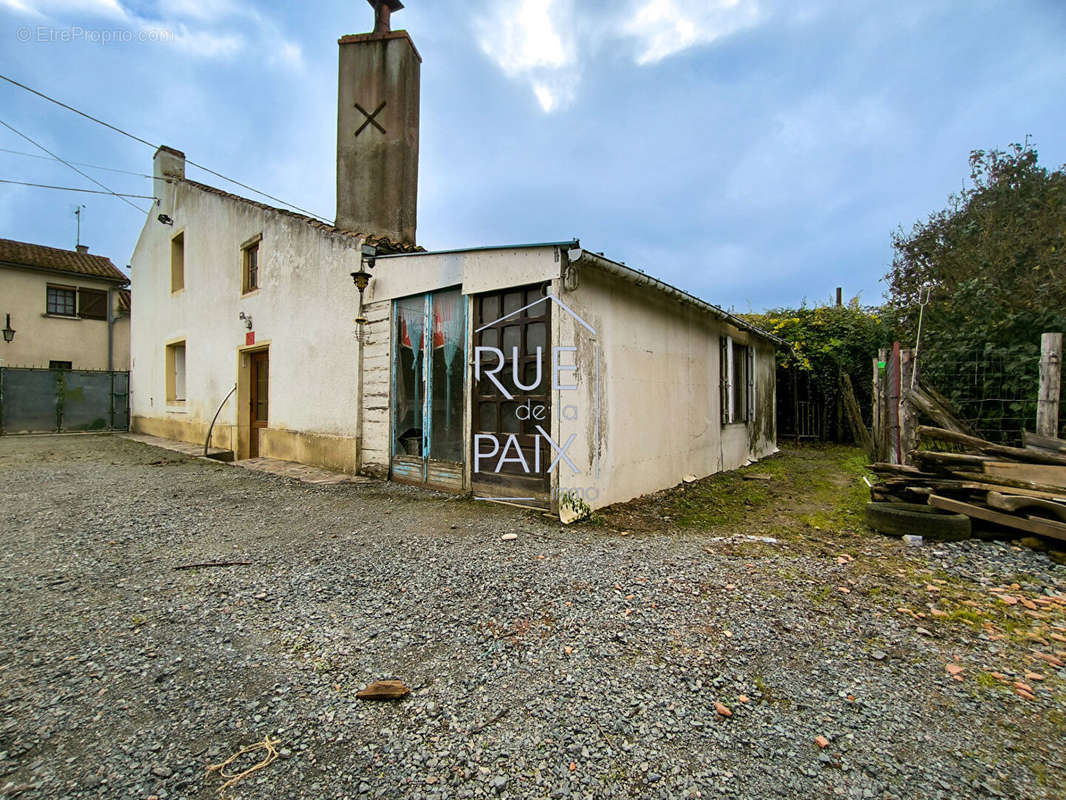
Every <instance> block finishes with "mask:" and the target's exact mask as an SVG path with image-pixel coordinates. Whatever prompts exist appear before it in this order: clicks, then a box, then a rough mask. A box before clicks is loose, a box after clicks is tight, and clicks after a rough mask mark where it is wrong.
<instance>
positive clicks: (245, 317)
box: [238, 311, 252, 330]
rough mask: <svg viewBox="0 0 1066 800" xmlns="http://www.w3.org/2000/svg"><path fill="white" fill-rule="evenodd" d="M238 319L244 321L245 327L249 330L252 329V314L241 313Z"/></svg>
mask: <svg viewBox="0 0 1066 800" xmlns="http://www.w3.org/2000/svg"><path fill="white" fill-rule="evenodd" d="M238 319H240V320H243V322H244V327H246V328H247V329H248V330H251V329H252V315H251V314H245V313H244V312H243V311H242V312H241V313H240V316H239V317H238Z"/></svg>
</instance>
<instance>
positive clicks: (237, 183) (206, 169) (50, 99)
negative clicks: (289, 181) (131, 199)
mask: <svg viewBox="0 0 1066 800" xmlns="http://www.w3.org/2000/svg"><path fill="white" fill-rule="evenodd" d="M0 79H3V80H5V81H7V82H8V83H10V84H12V85H13V86H17V87H19V88H20V89H25V90H26V91H27V92H30V93H31V94H35V95H37V96H38V97H40V98H43V99H44V100H47V101H48V102H50V103H55V104H56V105H57V106H60V107H61V108H65V109H67V111H73V112H74V113H75V114H77V115H79V116H82V117H85V119H87V120H91V121H92V122H95V123H96V124H97V125H103V126H104V127H105V128H110V129H111V130H113V131H115V132H116V133H121V134H122V135H123V136H128V137H129V138H130V139H133V141H135V142H140V143H141V144H143V145H147V146H148V147H151V148H152V149H153V150H158V149H159V146H158V145H154V144H152V143H151V142H149V141H148V140H147V139H142V138H141V137H140V136H135V135H134V134H132V133H130V132H129V131H125V130H123V129H122V128H119V127H118V126H117V125H112V124H111V123H110V122H104V121H103V120H102V119H98V118H97V117H94V116H93V115H92V114H86V113H85V112H84V111H81V110H79V109H77V108H74V106H71V105H67V104H66V103H64V102H62V101H61V100H56V99H55V98H54V97H50V96H48V95H46V94H45V93H44V92H39V91H37V90H36V89H34V88H31V87H29V86H27V85H26V84H24V83H19V82H18V81H16V80H15V79H14V78H9V77H8V76H7V75H0ZM185 162H186V163H187V164H189V165H191V166H194V167H196V168H197V169H202V170H203V171H204V172H207V173H210V174H211V175H214V176H215V177H216V178H221V179H222V180H224V181H229V182H230V183H232V184H234V185H235V186H240V187H241V188H242V189H247V190H248V191H249V192H254V193H255V194H257V195H260V196H261V197H266V198H267V199H269V200H273V201H274V202H275V203H281V204H282V205H283V206H288V207H289V208H292V209H295V210H296V211H299V212H300V213H301V214H306V215H308V216H309V217H314V218H315V219H317V220H320V221H321V222H325V223H327V224H332V223H330V221H329V220H328V219H327V218H326V217H323V216H322V215H321V214H316V213H314V212H313V211H308V210H307V209H306V208H300V207H299V206H298V205H295V204H293V203H289V202H286V201H285V200H282V199H281V198H280V197H275V196H274V195H272V194H267V193H266V192H264V191H261V190H259V189H256V188H254V187H252V186H249V185H248V184H246V183H241V182H240V181H238V180H234V179H233V178H229V177H227V176H225V175H223V174H222V173H221V172H215V170H213V169H211V168H210V167H205V166H204V165H203V164H197V163H196V162H195V161H190V160H189V159H185ZM64 163H66V162H64Z"/></svg>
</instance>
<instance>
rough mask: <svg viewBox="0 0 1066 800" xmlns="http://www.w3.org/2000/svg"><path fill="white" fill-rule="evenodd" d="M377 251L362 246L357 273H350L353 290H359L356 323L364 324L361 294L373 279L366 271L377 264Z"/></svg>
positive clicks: (374, 248) (371, 246) (370, 246)
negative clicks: (353, 284)
mask: <svg viewBox="0 0 1066 800" xmlns="http://www.w3.org/2000/svg"><path fill="white" fill-rule="evenodd" d="M377 255H378V249H377V248H376V247H374V246H373V245H370V244H364V245H363V257H362V260H361V261H360V262H359V271H358V272H353V273H352V281H353V282H354V283H355V288H356V289H358V290H359V309H360V314H359V316H358V317H357V318H356V320H355V321H356V322H366V317H364V316H363V315H362V308H363V292H365V291H366V287H367V286H369V285H370V279H371V278H372V277H373V276H372V275H371V274H370V273H369V272H368V271H367V267H370V269H373V268H374V264H375V263H376V262H377Z"/></svg>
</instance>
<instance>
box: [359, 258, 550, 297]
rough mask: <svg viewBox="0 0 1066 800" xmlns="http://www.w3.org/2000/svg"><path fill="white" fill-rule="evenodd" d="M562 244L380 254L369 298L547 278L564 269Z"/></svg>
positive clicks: (475, 290) (478, 289) (468, 290)
mask: <svg viewBox="0 0 1066 800" xmlns="http://www.w3.org/2000/svg"><path fill="white" fill-rule="evenodd" d="M559 262H560V254H559V251H558V249H557V248H555V247H550V246H545V247H507V248H501V249H498V250H471V251H466V252H457V253H410V254H406V255H402V256H392V257H388V258H380V259H378V261H377V266H376V267H375V268H374V270H373V272H374V280H373V282H371V284H370V287H369V288H368V289H367V298H368V300H370V301H379V300H395V299H397V298H401V297H410V296H411V295H415V294H421V293H423V292H432V291H436V290H438V289H447V288H449V287H452V286H459V285H460V284H461V285H462V288H463V294H480V293H482V292H491V291H495V290H497V289H504V288H507V287H508V286H524V285H526V284H533V283H543V282H544V281H550V280H552V279H553V278H557V277H558V276H559V274H560V271H561V267H560V263H559Z"/></svg>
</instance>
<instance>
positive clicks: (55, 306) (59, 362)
mask: <svg viewBox="0 0 1066 800" xmlns="http://www.w3.org/2000/svg"><path fill="white" fill-rule="evenodd" d="M128 283H129V279H128V278H127V277H126V276H125V275H124V274H123V273H122V272H121V271H120V270H119V269H118V268H117V267H115V265H114V264H112V263H111V259H109V258H106V257H104V256H98V255H93V254H91V253H89V248H88V247H86V246H85V245H79V246H78V248H77V249H76V250H62V249H60V248H57V247H45V246H44V245H39V244H30V243H29V242H16V241H13V240H11V239H0V323H3V324H4V325H5V326H6V327H9V329H11V330H14V331H15V333H14V336H13V337H12V340H11V342H10V343H7V344H0V365H3V366H8V367H40V368H48V367H51V368H54V369H74V370H123V371H124V370H128V369H129V364H130V292H129V289H127V288H126V286H127V285H128Z"/></svg>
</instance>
